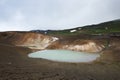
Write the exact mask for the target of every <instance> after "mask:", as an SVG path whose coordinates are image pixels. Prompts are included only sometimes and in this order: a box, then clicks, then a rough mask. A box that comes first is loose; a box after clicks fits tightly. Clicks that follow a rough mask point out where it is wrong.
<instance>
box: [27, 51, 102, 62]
mask: <svg viewBox="0 0 120 80" xmlns="http://www.w3.org/2000/svg"><path fill="white" fill-rule="evenodd" d="M28 56H29V57H30V58H42V59H47V60H52V61H58V62H92V61H94V60H96V59H97V58H98V57H100V54H92V53H85V52H76V51H69V50H43V51H38V52H34V53H30V54H29V55H28Z"/></svg>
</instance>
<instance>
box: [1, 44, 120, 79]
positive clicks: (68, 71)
mask: <svg viewBox="0 0 120 80" xmlns="http://www.w3.org/2000/svg"><path fill="white" fill-rule="evenodd" d="M30 52H31V50H30V49H27V48H22V47H12V46H4V45H0V80H120V63H109V64H106V63H92V64H82V63H58V62H52V61H48V60H43V59H31V58H28V57H27V54H28V53H30Z"/></svg>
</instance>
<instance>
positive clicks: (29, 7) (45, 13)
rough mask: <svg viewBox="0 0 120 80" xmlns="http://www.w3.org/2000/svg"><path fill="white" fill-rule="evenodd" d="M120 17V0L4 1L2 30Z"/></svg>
mask: <svg viewBox="0 0 120 80" xmlns="http://www.w3.org/2000/svg"><path fill="white" fill-rule="evenodd" d="M114 19H120V0H0V31H11V30H12V31H15V30H17V31H22V30H23V31H25V30H36V29H40V30H46V29H53V30H57V29H69V28H75V27H80V26H84V25H91V24H97V23H100V22H105V21H110V20H114Z"/></svg>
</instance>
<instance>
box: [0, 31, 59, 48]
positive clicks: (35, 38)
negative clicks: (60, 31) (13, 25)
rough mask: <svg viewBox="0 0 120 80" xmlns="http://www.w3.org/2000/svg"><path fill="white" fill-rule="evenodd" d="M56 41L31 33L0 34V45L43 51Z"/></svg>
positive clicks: (54, 38)
mask: <svg viewBox="0 0 120 80" xmlns="http://www.w3.org/2000/svg"><path fill="white" fill-rule="evenodd" d="M56 40H58V39H57V38H56V37H51V36H47V35H43V34H37V33H31V32H3V33H0V41H1V42H2V43H7V44H12V45H16V46H23V47H28V48H31V49H45V48H46V47H47V46H49V45H50V44H52V43H53V42H54V41H56Z"/></svg>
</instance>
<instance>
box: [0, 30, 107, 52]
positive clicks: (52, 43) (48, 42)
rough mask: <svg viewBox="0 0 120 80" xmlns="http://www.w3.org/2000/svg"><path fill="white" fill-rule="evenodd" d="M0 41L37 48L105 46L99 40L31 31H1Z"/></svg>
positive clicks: (96, 49)
mask: <svg viewBox="0 0 120 80" xmlns="http://www.w3.org/2000/svg"><path fill="white" fill-rule="evenodd" d="M0 42H1V43H4V44H7V45H8V44H12V45H15V46H23V47H28V48H31V49H33V50H35V49H38V50H42V49H66V50H73V51H83V52H100V51H102V50H103V49H104V48H105V46H104V44H105V43H104V42H101V41H100V40H89V39H87V40H86V39H80V38H79V37H77V38H74V37H73V38H71V39H69V38H65V37H64V38H63V37H62V38H60V37H59V38H57V37H52V36H47V35H43V34H38V33H33V32H2V33H0Z"/></svg>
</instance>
